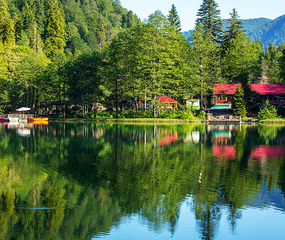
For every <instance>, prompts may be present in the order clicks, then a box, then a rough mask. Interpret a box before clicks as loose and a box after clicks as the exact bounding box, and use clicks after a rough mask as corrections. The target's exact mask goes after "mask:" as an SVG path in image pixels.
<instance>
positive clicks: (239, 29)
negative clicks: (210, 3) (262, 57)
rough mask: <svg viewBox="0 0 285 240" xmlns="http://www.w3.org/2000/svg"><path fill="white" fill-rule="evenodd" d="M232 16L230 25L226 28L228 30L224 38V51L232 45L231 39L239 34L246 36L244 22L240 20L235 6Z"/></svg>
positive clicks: (229, 21)
mask: <svg viewBox="0 0 285 240" xmlns="http://www.w3.org/2000/svg"><path fill="white" fill-rule="evenodd" d="M230 15H231V18H230V19H229V20H228V24H229V26H228V27H227V28H226V31H225V33H224V36H223V40H222V53H224V52H225V51H226V49H228V48H229V47H230V44H231V40H232V39H236V38H237V37H238V36H240V35H241V36H244V35H245V31H244V30H243V23H242V21H240V20H239V16H238V13H237V11H236V9H235V8H234V9H233V11H232V13H230Z"/></svg>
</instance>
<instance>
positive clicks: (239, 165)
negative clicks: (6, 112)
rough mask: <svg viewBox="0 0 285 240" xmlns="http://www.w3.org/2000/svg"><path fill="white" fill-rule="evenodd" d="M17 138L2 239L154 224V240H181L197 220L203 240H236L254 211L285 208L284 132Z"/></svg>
mask: <svg viewBox="0 0 285 240" xmlns="http://www.w3.org/2000/svg"><path fill="white" fill-rule="evenodd" d="M19 129H24V130H25V131H26V130H30V131H27V132H26V134H23V133H21V132H20V134H19ZM17 130H18V131H15V129H11V128H10V126H3V125H2V127H0V136H1V138H0V153H1V155H0V156H1V157H0V169H1V171H0V188H1V192H2V195H1V196H0V207H1V211H0V228H1V229H0V230H1V231H0V238H1V239H11V238H15V239H18V238H22V239H91V238H92V237H98V238H100V237H101V236H102V237H103V236H104V238H106V237H107V235H106V234H111V236H110V238H112V237H113V238H116V237H114V236H118V235H120V234H119V233H113V230H114V229H115V228H116V227H118V226H121V227H122V228H123V227H125V226H127V225H128V224H127V223H126V222H125V219H129V221H130V222H132V221H138V222H139V223H140V224H141V225H142V226H144V225H147V226H148V228H147V229H148V230H147V231H148V233H145V234H147V235H148V236H154V235H156V236H157V235H161V236H163V238H165V234H164V233H165V231H166V232H168V233H169V235H167V237H170V236H172V237H173V238H177V239H179V237H181V235H183V232H181V228H182V227H181V226H183V225H185V221H186V220H184V219H185V217H183V216H185V215H189V216H192V217H193V219H195V224H194V225H193V221H192V225H191V223H189V226H190V229H191V231H192V232H191V234H192V235H191V236H193V238H195V236H196V238H202V239H214V238H216V237H219V236H222V235H223V233H224V232H223V231H221V229H224V228H223V226H224V224H225V223H226V224H228V226H230V229H231V233H230V235H229V236H228V237H230V238H231V237H233V236H235V234H237V233H236V229H237V228H238V226H239V224H240V225H242V223H243V221H244V220H243V218H242V216H243V215H244V212H245V211H246V209H247V208H250V207H254V208H255V209H256V211H258V209H263V208H264V207H276V213H275V214H279V213H280V212H283V211H284V209H285V207H284V206H285V205H284V190H285V175H284V174H285V164H284V163H285V161H284V156H285V149H284V143H285V134H284V133H285V127H283V126H276V125H274V126H266V125H258V126H247V125H241V126H210V125H209V126H207V125H202V124H185V125H169V126H168V125H123V124H122V125H117V124H95V123H51V124H49V125H40V126H35V125H33V126H26V125H25V126H24V127H23V128H17ZM25 131H24V133H25ZM22 136H29V137H24V138H23V137H22ZM282 199H283V201H282ZM186 202H191V204H186V205H185V203H186ZM278 216H279V215H278ZM128 217H129V218H128ZM263 221H266V220H263ZM268 224H269V226H270V222H269V223H268ZM132 226H133V225H132ZM188 228H189V227H188ZM260 230H262V229H260ZM129 231H131V229H129ZM133 231H134V232H132V234H135V230H133ZM280 231H281V230H280ZM186 233H188V229H187V230H186V229H185V230H184V234H186ZM112 234H115V235H114V236H112ZM116 234H117V235H116ZM275 234H276V233H275ZM280 236H281V235H280ZM143 237H144V236H143V235H141V236H138V237H137V238H138V239H140V238H143ZM267 237H268V238H269V237H270V230H269V231H268V233H267ZM282 237H283V236H282ZM122 238H123V236H122Z"/></svg>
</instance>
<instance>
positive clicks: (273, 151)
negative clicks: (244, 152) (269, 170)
mask: <svg viewBox="0 0 285 240" xmlns="http://www.w3.org/2000/svg"><path fill="white" fill-rule="evenodd" d="M284 156H285V147H281V146H266V145H260V146H258V147H257V148H255V149H254V150H253V151H252V152H251V154H250V157H251V158H253V159H254V160H261V159H262V158H265V159H266V160H272V159H273V158H276V157H281V158H282V159H284Z"/></svg>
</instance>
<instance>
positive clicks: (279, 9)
mask: <svg viewBox="0 0 285 240" xmlns="http://www.w3.org/2000/svg"><path fill="white" fill-rule="evenodd" d="M120 2H121V5H122V6H123V7H124V8H126V9H128V10H132V11H133V12H134V13H136V15H137V16H138V17H140V18H141V20H144V19H146V18H147V17H148V16H149V15H150V14H151V13H153V12H155V11H156V10H161V11H162V13H163V14H165V15H168V11H169V10H170V8H171V5H172V4H174V5H175V7H176V9H177V11H178V14H179V16H180V20H181V23H182V30H183V31H187V30H190V29H193V28H194V26H195V20H196V14H197V12H198V9H199V8H200V5H201V4H202V2H203V1H202V0H120ZM216 3H217V4H218V5H219V8H218V9H219V10H220V11H221V17H222V18H223V19H228V18H229V17H230V15H229V13H230V12H232V9H233V8H236V10H237V12H238V14H239V16H240V18H241V19H250V18H258V17H266V18H270V19H275V18H277V17H279V16H281V15H283V14H285V1H284V0H235V1H231V0H216Z"/></svg>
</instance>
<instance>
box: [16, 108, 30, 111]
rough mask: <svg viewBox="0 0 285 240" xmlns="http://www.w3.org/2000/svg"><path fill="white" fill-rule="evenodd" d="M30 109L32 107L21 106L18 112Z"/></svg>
mask: <svg viewBox="0 0 285 240" xmlns="http://www.w3.org/2000/svg"><path fill="white" fill-rule="evenodd" d="M30 110H31V109H30V108H28V107H21V108H18V109H16V111H17V112H25V111H30Z"/></svg>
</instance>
